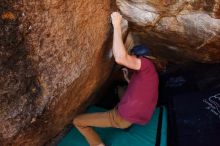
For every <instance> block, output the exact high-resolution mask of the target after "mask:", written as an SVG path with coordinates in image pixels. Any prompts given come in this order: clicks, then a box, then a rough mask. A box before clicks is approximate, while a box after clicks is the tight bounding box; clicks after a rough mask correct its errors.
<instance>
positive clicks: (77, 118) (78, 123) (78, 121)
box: [73, 116, 82, 126]
mask: <svg viewBox="0 0 220 146" xmlns="http://www.w3.org/2000/svg"><path fill="white" fill-rule="evenodd" d="M73 125H75V126H82V122H81V120H80V116H76V117H75V118H74V119H73Z"/></svg>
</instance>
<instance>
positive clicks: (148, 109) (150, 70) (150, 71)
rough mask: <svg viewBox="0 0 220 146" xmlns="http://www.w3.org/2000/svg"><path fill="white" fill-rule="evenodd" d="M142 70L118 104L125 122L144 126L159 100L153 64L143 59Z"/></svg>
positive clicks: (135, 74) (131, 81)
mask: <svg viewBox="0 0 220 146" xmlns="http://www.w3.org/2000/svg"><path fill="white" fill-rule="evenodd" d="M140 59H141V68H140V70H137V71H134V73H133V75H132V77H131V80H130V82H129V85H128V87H127V90H126V92H125V93H124V95H123V97H122V99H121V101H120V102H119V104H118V113H119V115H120V116H121V117H122V118H124V119H125V120H127V121H129V122H132V123H137V124H141V125H144V124H146V123H147V122H148V121H149V120H150V119H151V116H152V114H153V112H154V109H155V107H156V104H157V99H158V83H159V81H158V75H157V72H156V70H155V67H154V65H153V63H152V62H151V61H150V60H149V59H146V58H144V57H141V58H140Z"/></svg>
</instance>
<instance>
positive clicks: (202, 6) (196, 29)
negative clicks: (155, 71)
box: [117, 0, 220, 63]
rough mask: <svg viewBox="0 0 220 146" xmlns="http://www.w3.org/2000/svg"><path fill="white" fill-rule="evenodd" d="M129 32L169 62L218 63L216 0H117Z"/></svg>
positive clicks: (219, 22) (219, 36)
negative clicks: (128, 24)
mask: <svg viewBox="0 0 220 146" xmlns="http://www.w3.org/2000/svg"><path fill="white" fill-rule="evenodd" d="M117 5H118V7H119V9H120V10H121V12H122V13H123V15H124V17H126V18H127V19H128V20H129V21H130V28H131V30H132V31H133V33H134V34H135V35H137V36H139V37H140V38H141V42H142V43H144V44H146V45H148V46H149V47H150V48H151V49H152V50H153V53H154V55H156V56H158V57H159V58H163V59H166V60H168V61H173V62H177V61H179V62H182V61H186V60H194V61H198V62H204V63H219V62H220V19H219V18H220V16H219V12H220V9H219V8H220V1H219V0H178V1H175V0H117Z"/></svg>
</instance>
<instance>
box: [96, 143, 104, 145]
mask: <svg viewBox="0 0 220 146" xmlns="http://www.w3.org/2000/svg"><path fill="white" fill-rule="evenodd" d="M97 146H105V144H104V143H101V144H99V145H97Z"/></svg>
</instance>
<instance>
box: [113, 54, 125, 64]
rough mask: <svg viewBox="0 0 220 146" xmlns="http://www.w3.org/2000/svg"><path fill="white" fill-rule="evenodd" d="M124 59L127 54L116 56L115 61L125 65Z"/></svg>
mask: <svg viewBox="0 0 220 146" xmlns="http://www.w3.org/2000/svg"><path fill="white" fill-rule="evenodd" d="M124 61H125V56H121V57H116V58H115V62H116V63H117V64H120V65H123V64H124Z"/></svg>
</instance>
